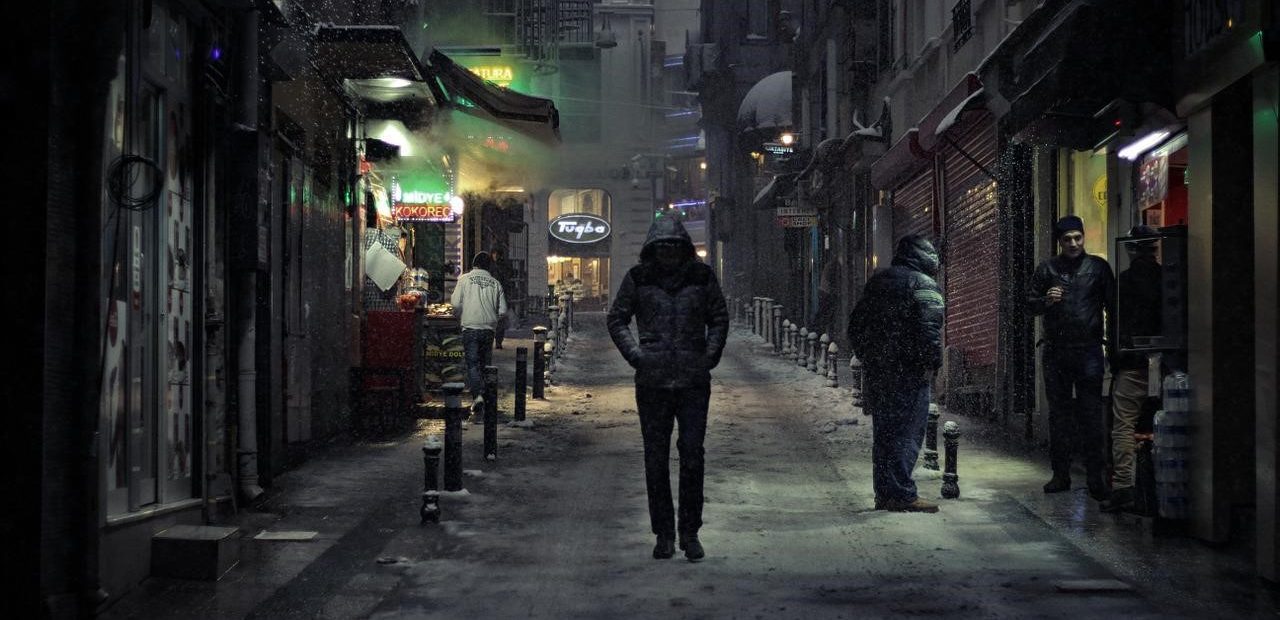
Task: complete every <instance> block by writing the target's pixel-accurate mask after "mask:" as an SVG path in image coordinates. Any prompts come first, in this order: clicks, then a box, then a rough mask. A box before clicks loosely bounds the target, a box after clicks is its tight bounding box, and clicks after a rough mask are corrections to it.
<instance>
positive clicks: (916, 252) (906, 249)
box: [893, 235, 941, 277]
mask: <svg viewBox="0 0 1280 620" xmlns="http://www.w3.org/2000/svg"><path fill="white" fill-rule="evenodd" d="M893 264H894V265H898V266H900V267H906V268H908V269H914V270H915V271H919V272H920V273H923V274H925V275H927V276H929V277H934V276H937V275H938V269H939V267H940V266H941V264H940V263H939V262H938V251H937V250H935V249H934V248H933V244H932V243H929V240H928V239H926V238H925V237H924V236H922V235H907V236H905V237H903V238H902V239H901V240H900V241H898V247H896V248H894V250H893Z"/></svg>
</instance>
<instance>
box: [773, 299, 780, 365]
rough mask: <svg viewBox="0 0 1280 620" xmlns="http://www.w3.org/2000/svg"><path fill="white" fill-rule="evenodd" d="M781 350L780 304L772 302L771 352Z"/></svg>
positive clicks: (776, 352) (775, 352) (775, 353)
mask: <svg viewBox="0 0 1280 620" xmlns="http://www.w3.org/2000/svg"><path fill="white" fill-rule="evenodd" d="M780 351H782V304H773V354H774V355H777V354H778V352H780Z"/></svg>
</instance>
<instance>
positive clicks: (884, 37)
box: [876, 0, 895, 70]
mask: <svg viewBox="0 0 1280 620" xmlns="http://www.w3.org/2000/svg"><path fill="white" fill-rule="evenodd" d="M876 22H877V24H878V26H879V27H878V28H877V29H876V35H877V40H876V61H877V64H878V66H879V68H880V69H881V70H884V69H888V68H889V67H891V66H893V60H894V58H895V56H894V53H893V0H879V1H878V2H877V3H876Z"/></svg>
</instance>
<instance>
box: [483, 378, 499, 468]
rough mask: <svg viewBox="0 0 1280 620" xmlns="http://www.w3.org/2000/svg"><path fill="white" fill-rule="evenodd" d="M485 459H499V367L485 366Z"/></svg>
mask: <svg viewBox="0 0 1280 620" xmlns="http://www.w3.org/2000/svg"><path fill="white" fill-rule="evenodd" d="M484 459H485V460H486V461H496V460H498V367H497V366H485V367H484Z"/></svg>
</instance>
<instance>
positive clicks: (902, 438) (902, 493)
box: [848, 235, 945, 512]
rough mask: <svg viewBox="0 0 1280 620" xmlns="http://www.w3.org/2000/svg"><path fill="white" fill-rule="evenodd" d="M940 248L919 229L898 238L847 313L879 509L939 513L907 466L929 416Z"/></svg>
mask: <svg viewBox="0 0 1280 620" xmlns="http://www.w3.org/2000/svg"><path fill="white" fill-rule="evenodd" d="M937 274H938V253H937V251H935V250H934V248H933V244H931V243H929V240H928V239H925V238H924V237H923V236H920V235H908V236H906V237H903V238H902V239H901V240H900V241H898V245H897V247H896V248H895V249H894V252H893V265H892V266H891V267H889V268H888V269H881V270H880V271H877V272H876V273H875V274H874V275H872V276H871V279H870V280H869V281H868V282H867V285H866V287H865V288H864V289H863V293H862V298H861V299H859V300H858V304H857V305H856V306H854V309H853V313H852V315H851V316H850V317H849V330H848V336H849V342H850V343H851V345H852V347H853V351H854V354H856V355H857V356H858V359H861V360H862V363H863V368H864V372H865V375H864V380H863V395H864V398H865V401H866V407H867V410H868V412H869V413H870V414H871V420H872V425H873V426H872V444H871V462H872V485H873V486H874V488H875V493H876V498H875V507H876V509H877V510H894V511H901V512H937V511H938V505H937V504H934V503H932V502H928V501H925V500H923V499H921V498H920V495H919V494H918V493H917V492H916V483H915V480H913V479H912V478H911V470H912V469H913V468H914V467H915V463H916V458H917V457H918V456H919V454H920V444H921V442H923V441H924V433H925V427H926V425H927V423H928V419H929V395H930V394H929V392H930V381H931V379H932V375H933V374H934V373H935V372H936V371H937V370H938V368H939V367H941V366H942V321H943V315H944V311H945V306H944V303H943V298H942V290H941V289H940V288H939V287H938V283H937V282H936V281H935V280H934V276H936V275H937Z"/></svg>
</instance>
